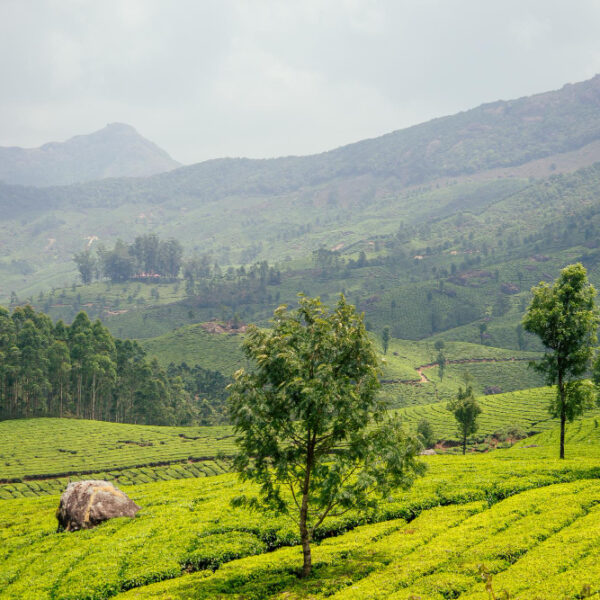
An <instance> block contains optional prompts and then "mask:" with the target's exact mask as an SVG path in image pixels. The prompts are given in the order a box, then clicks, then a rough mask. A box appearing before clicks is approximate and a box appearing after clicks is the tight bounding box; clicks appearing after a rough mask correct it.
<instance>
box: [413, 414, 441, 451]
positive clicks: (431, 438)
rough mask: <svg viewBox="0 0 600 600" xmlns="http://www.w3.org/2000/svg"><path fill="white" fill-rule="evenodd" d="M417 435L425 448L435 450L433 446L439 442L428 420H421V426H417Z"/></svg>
mask: <svg viewBox="0 0 600 600" xmlns="http://www.w3.org/2000/svg"><path fill="white" fill-rule="evenodd" d="M417 435H418V436H419V439H420V440H421V443H422V444H423V446H425V448H433V446H435V442H436V441H437V440H436V438H435V433H434V432H433V427H432V426H431V423H430V422H429V421H428V420H427V419H421V420H420V421H419V424H418V425H417Z"/></svg>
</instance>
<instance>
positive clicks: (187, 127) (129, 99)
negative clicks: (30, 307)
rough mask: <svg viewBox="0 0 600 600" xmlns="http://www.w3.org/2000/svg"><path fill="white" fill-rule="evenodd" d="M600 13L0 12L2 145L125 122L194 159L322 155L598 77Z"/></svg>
mask: <svg viewBox="0 0 600 600" xmlns="http://www.w3.org/2000/svg"><path fill="white" fill-rule="evenodd" d="M599 30H600V5H599V4H598V3H597V2H594V1H593V0H589V1H585V0H581V1H579V2H574V3H566V2H548V1H547V0H546V1H544V2H542V1H532V2H527V3H523V2H517V1H505V2H502V3H493V4H492V3H481V2H478V1H475V0H473V1H467V0H463V1H459V2H452V3H449V2H443V1H441V0H439V1H436V0H428V1H423V0H421V1H419V2H416V1H414V2H397V1H396V2H394V1H390V2H383V1H382V2H370V1H368V0H346V1H339V2H322V1H304V2H296V3H289V2H281V1H266V0H265V1H253V2H243V1H239V2H235V1H221V0H220V1H205V2H201V3H200V2H196V1H193V0H180V1H178V2H176V3H171V2H166V1H163V2H157V1H150V0H128V1H125V0H118V1H116V0H114V1H104V2H102V3H99V2H91V1H74V0H73V1H67V0H60V1H51V0H46V1H42V0H40V1H29V2H22V1H20V0H3V1H2V2H1V3H0V75H1V77H2V82H3V85H2V92H1V93H0V145H2V146H9V145H17V146H25V147H34V146H38V145H41V144H43V143H45V142H48V141H51V140H55V141H62V140H65V139H67V138H69V137H71V136H73V135H77V134H80V133H89V132H92V131H94V130H97V129H100V128H102V127H103V126H104V125H105V124H106V123H109V122H115V121H119V122H125V123H129V124H131V125H133V126H134V127H136V128H137V129H138V131H139V132H140V133H141V134H142V135H144V136H146V137H147V138H149V139H151V140H152V141H154V142H156V143H157V144H158V145H159V146H161V147H163V148H165V149H166V150H167V151H169V153H170V154H171V155H172V156H173V157H174V158H176V159H177V160H179V161H181V162H184V163H193V162H198V161H201V160H205V159H208V158H213V157H218V156H249V157H270V156H278V155H289V154H308V153H314V152H320V151H323V150H328V149H331V148H333V147H336V146H340V145H343V144H346V143H349V142H352V141H356V140H359V139H362V138H366V137H374V136H377V135H381V134H383V133H386V132H388V131H392V130H395V129H400V128H403V127H407V126H409V125H412V124H415V123H418V122H422V121H425V120H428V119H431V118H433V117H437V116H440V115H444V114H451V113H454V112H457V111H460V110H464V109H467V108H470V107H472V106H475V105H478V104H480V103H483V102H489V101H494V100H497V99H500V98H504V99H507V98H512V97H519V96H524V95H529V94H533V93H536V92H542V91H546V90H549V89H556V88H559V87H561V86H562V85H563V84H564V83H567V82H573V81H581V80H584V79H587V78H589V77H592V76H593V75H594V74H596V73H597V72H599V71H600V37H599V36H598V31H599Z"/></svg>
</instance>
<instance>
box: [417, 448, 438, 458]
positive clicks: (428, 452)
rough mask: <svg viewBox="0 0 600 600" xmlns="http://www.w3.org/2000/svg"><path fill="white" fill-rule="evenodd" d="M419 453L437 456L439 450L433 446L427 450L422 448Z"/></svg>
mask: <svg viewBox="0 0 600 600" xmlns="http://www.w3.org/2000/svg"><path fill="white" fill-rule="evenodd" d="M419 454H420V455H421V456H435V455H436V454H437V452H436V451H435V450H434V449H433V448H427V449H426V450H421V452H419Z"/></svg>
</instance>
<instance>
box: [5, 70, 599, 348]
mask: <svg viewBox="0 0 600 600" xmlns="http://www.w3.org/2000/svg"><path fill="white" fill-rule="evenodd" d="M599 81H600V80H599V78H598V77H596V78H594V79H592V80H590V81H587V82H583V83H581V84H577V85H574V86H565V87H564V88H563V89H562V90H559V91H557V92H550V93H547V94H541V95H538V96H533V97H531V98H522V99H519V100H514V101H510V102H498V103H495V104H491V105H485V106H482V107H479V108H476V109H473V110H471V111H466V112H464V113H460V114H458V115H454V116H451V117H445V118H443V119H435V120H433V121H431V122H429V123H425V124H423V125H419V126H417V127H412V128H410V129H406V130H402V131H397V132H394V133H391V134H388V135H386V136H382V137H381V138H377V139H373V140H366V141H363V142H359V143H357V144H353V145H350V146H346V147H343V148H339V149H337V150H334V151H331V152H326V153H323V154H319V155H314V156H308V157H288V158H281V159H273V160H256V161H254V160H247V159H223V160H213V161H207V162H204V163H200V164H198V165H192V166H190V167H184V168H181V169H177V170H175V171H173V172H170V173H165V174H160V175H156V176H153V177H147V178H139V179H131V178H128V179H110V180H103V181H99V182H93V183H88V184H80V185H72V186H63V187H55V188H45V189H38V188H25V187H21V186H8V185H5V184H0V208H2V210H3V215H4V217H5V219H4V220H3V222H2V225H1V226H0V234H2V233H4V234H5V235H3V236H2V239H3V240H5V246H3V252H2V258H1V260H0V274H1V275H2V282H3V283H2V288H1V289H0V300H2V301H6V300H7V299H8V298H9V297H10V294H11V292H12V291H15V292H16V293H17V295H18V296H19V299H24V298H28V297H29V296H37V294H38V293H39V291H40V290H43V291H44V292H47V291H48V290H49V288H51V287H65V284H66V285H69V284H70V283H71V281H73V280H74V279H75V275H76V271H75V267H74V264H73V263H72V262H71V257H72V255H73V253H74V252H77V251H80V250H82V249H83V248H85V247H92V248H93V247H95V246H94V245H95V244H96V245H97V244H98V243H101V244H105V245H106V246H110V245H112V244H113V243H114V242H115V240H116V239H117V238H122V239H124V240H125V241H131V238H132V237H134V236H135V235H138V234H143V233H148V232H152V231H154V232H156V233H158V234H159V235H161V236H163V237H164V238H168V237H176V238H177V239H178V240H179V241H180V242H181V243H182V244H183V245H184V247H185V248H186V250H187V252H188V253H189V254H190V255H191V254H193V253H195V252H199V253H202V252H210V253H211V254H212V258H213V259H214V260H216V261H217V262H218V263H219V264H220V266H221V267H222V268H224V267H227V266H229V265H240V264H249V263H251V262H252V261H254V260H263V259H264V260H269V261H271V262H272V263H278V264H279V265H285V266H286V267H287V266H289V267H291V268H292V270H295V269H296V268H297V267H300V266H301V267H302V268H306V267H307V266H311V265H310V262H311V260H310V257H311V253H312V252H313V251H314V250H317V249H319V248H320V247H324V248H326V249H331V248H338V249H339V250H340V252H341V254H342V255H345V256H348V257H350V256H352V254H356V255H357V254H358V252H359V251H360V250H365V251H367V253H369V252H373V251H374V252H375V254H376V255H378V254H380V251H377V249H376V245H379V246H380V250H381V251H382V250H383V249H385V248H387V247H388V246H389V245H390V244H392V245H393V243H396V242H399V241H400V242H402V244H401V245H402V250H403V253H404V255H405V258H407V259H412V257H413V256H415V255H418V256H423V257H424V259H423V264H422V265H420V267H421V268H411V269H410V271H411V272H410V273H407V278H409V279H410V278H411V277H412V278H415V277H416V279H418V280H424V279H425V278H424V277H423V275H424V274H423V272H422V271H423V268H422V267H426V268H427V269H428V270H429V269H430V267H431V266H436V267H438V268H439V267H442V266H443V265H444V264H446V266H447V267H448V268H449V265H450V263H451V262H453V259H452V256H454V257H456V258H457V260H456V262H459V260H458V259H464V258H467V257H471V258H473V256H472V254H473V252H475V251H479V252H481V253H482V254H483V248H482V242H483V241H484V240H485V243H486V244H487V250H488V251H489V252H491V254H487V253H486V254H484V256H485V258H486V262H487V263H488V264H496V263H498V262H499V261H500V260H501V259H502V255H504V254H506V251H507V250H511V253H512V254H514V252H513V251H516V250H517V249H518V248H519V247H520V246H523V245H524V242H523V239H522V238H524V237H528V238H531V236H534V238H535V241H532V240H530V241H529V242H527V243H526V244H525V246H528V248H527V250H528V252H529V255H532V254H536V253H537V254H539V253H540V252H544V249H543V248H542V249H541V250H540V248H538V249H535V248H534V246H535V244H536V243H539V242H541V243H542V245H544V243H545V242H549V243H550V244H555V243H556V242H557V241H559V242H560V239H558V240H557V239H556V237H555V236H554V235H552V236H549V235H541V234H542V233H543V232H542V231H541V228H543V227H544V226H546V225H549V224H550V225H554V224H555V223H556V218H555V217H556V215H557V214H559V215H561V217H564V216H565V215H569V216H574V212H577V211H579V210H581V209H588V208H590V199H594V198H597V195H598V176H597V173H596V170H597V169H596V170H595V169H594V167H591V171H587V175H585V176H583V177H584V179H586V181H579V182H578V181H577V178H578V177H579V176H572V175H569V173H572V172H573V171H576V170H577V169H580V168H583V167H589V165H591V164H592V163H593V162H594V161H595V160H598V159H600V144H598V137H599V136H600V133H599V132H600V125H599V123H600V111H599V110H598V101H597V98H598V89H599V86H600V83H599ZM583 149H586V151H585V152H583ZM591 204H593V200H592V201H591ZM515 210H516V211H517V212H515ZM515 214H519V215H520V219H517V220H515V219H514V218H513V216H514V215H515ZM591 221H593V219H592V220H591ZM590 224H591V222H590V219H588V220H587V221H586V222H585V224H584V228H588V226H589V225H590ZM546 233H548V232H546ZM515 236H520V238H521V239H519V240H517V239H516V238H515ZM403 240H404V241H403ZM586 240H587V241H589V238H586ZM500 242H502V246H500ZM440 244H441V246H442V247H443V252H444V253H445V255H444V256H443V257H441V256H440V257H438V259H440V260H438V259H435V260H431V258H432V257H433V256H434V255H435V254H436V252H434V253H433V254H432V253H431V252H427V249H428V248H429V250H434V249H435V247H436V246H438V245H440ZM507 244H508V245H507ZM559 245H560V244H559ZM520 249H521V250H525V249H526V248H525V247H521V248H520ZM452 251H456V254H454V255H450V254H449V253H450V252H452ZM522 256H527V254H522ZM397 258H398V257H397V256H396V259H397ZM442 258H443V260H441V259H442ZM514 258H515V257H514V256H511V258H510V259H511V260H513V259H514ZM408 262H409V263H410V262H411V261H410V260H409V261H408ZM396 263H397V264H396V266H397V267H399V271H400V272H401V271H404V270H405V264H404V262H403V261H398V260H396ZM430 263H435V264H430ZM413 266H415V265H413ZM419 271H421V272H420V273H419ZM342 279H344V278H342ZM364 279H367V280H368V279H369V278H368V277H365V278H364ZM427 279H431V280H432V281H433V282H434V287H435V284H437V281H436V279H437V278H436V277H432V273H431V270H429V272H428V277H427ZM356 283H359V282H356ZM363 283H366V284H367V285H370V284H369V282H368V281H367V282H364V281H363V282H360V284H359V285H358V286H356V289H355V291H361V292H362V291H365V292H367V291H368V292H370V293H369V294H366V293H364V294H363V293H361V296H364V299H367V298H369V297H370V296H372V295H373V293H374V291H373V290H366V289H365V290H363V288H362V285H363ZM411 283H416V281H412V282H411ZM513 283H514V282H513ZM304 285H305V286H306V287H311V288H313V289H311V290H310V291H311V292H313V293H323V292H325V290H326V289H327V288H329V287H331V286H322V285H321V284H320V283H319V282H318V280H317V281H315V280H314V277H310V276H309V277H308V278H305V281H304ZM302 287H304V286H302ZM302 287H299V286H294V290H293V293H294V294H295V293H296V291H297V290H298V289H302ZM317 287H318V288H319V289H318V290H317V289H316V288H317ZM342 287H344V288H346V289H348V288H350V289H353V288H355V286H354V285H345V284H341V285H339V284H336V285H335V289H334V291H336V292H337V291H340V288H342ZM395 287H396V286H395V285H393V286H389V288H395ZM389 288H388V286H386V289H388V294H389V295H392V296H393V295H394V294H395V292H393V291H392V289H389ZM454 291H455V292H456V294H458V296H457V297H456V299H455V300H452V298H454V297H453V296H446V297H440V298H438V299H437V300H439V301H443V302H441V306H440V309H442V308H443V309H444V310H446V311H450V313H453V317H452V319H451V320H452V321H456V320H457V319H458V318H459V316H461V318H462V319H463V321H464V319H466V320H467V321H472V320H474V319H475V318H480V317H481V316H483V312H482V306H481V304H482V302H481V301H479V302H477V301H475V302H473V301H471V300H469V299H468V298H467V297H466V295H465V294H466V291H465V294H463V293H462V292H461V291H460V290H459V289H454ZM426 292H427V290H425V291H424V292H423V293H425V294H426ZM328 293H329V292H328ZM378 293H379V292H378ZM405 293H406V294H408V291H405ZM285 294H286V290H285V286H284V287H283V288H282V296H284V295H285ZM467 295H468V294H467ZM400 297H402V294H400ZM415 298H417V299H419V297H418V295H417V296H415V295H414V294H413V295H412V296H411V297H410V298H409V297H408V296H407V299H408V300H411V301H414V300H415ZM437 300H436V301H437ZM483 304H485V303H483ZM461 307H465V308H469V310H468V311H466V312H465V311H461V310H460V309H461ZM216 308H218V305H217V307H216ZM255 309H256V307H255ZM271 310H272V309H271ZM214 316H217V317H218V316H219V315H211V316H203V317H202V320H210V319H211V318H213V317H214ZM408 316H409V317H411V318H412V316H413V315H411V314H409V315H408ZM425 318H428V319H429V321H430V320H431V319H430V317H423V319H425ZM459 320H460V319H459ZM181 324H182V323H179V325H181ZM451 326H453V323H443V319H442V322H440V324H439V325H438V327H441V328H443V329H445V328H449V327H451ZM404 327H408V325H406V324H405V325H404ZM424 327H425V324H424V322H421V317H419V318H418V319H417V320H416V321H415V326H411V328H410V329H408V328H407V329H406V330H405V331H402V332H398V333H397V337H404V338H406V337H424V335H426V334H428V333H430V331H427V330H426V329H424ZM433 329H434V330H435V327H434V328H433ZM161 333H164V331H163V332H161ZM127 335H131V334H129V333H128V334H127ZM135 337H141V336H135Z"/></svg>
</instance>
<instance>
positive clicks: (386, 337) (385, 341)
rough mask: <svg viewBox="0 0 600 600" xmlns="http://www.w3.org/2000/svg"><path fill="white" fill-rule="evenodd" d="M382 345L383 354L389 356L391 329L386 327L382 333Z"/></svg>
mask: <svg viewBox="0 0 600 600" xmlns="http://www.w3.org/2000/svg"><path fill="white" fill-rule="evenodd" d="M381 344H382V346H383V353H384V354H387V351H388V347H389V345H390V328H389V327H384V328H383V331H382V332H381Z"/></svg>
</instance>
